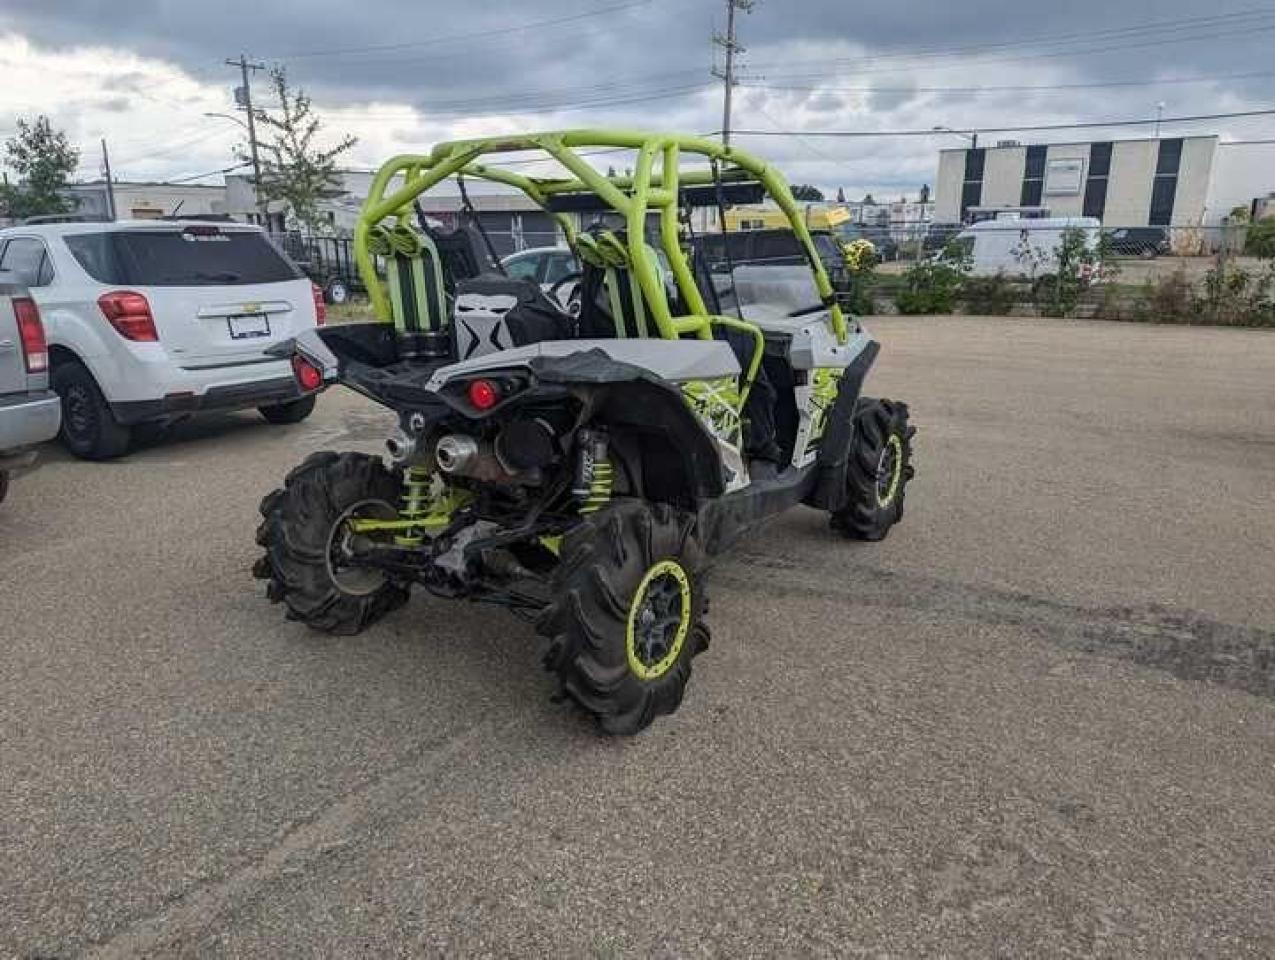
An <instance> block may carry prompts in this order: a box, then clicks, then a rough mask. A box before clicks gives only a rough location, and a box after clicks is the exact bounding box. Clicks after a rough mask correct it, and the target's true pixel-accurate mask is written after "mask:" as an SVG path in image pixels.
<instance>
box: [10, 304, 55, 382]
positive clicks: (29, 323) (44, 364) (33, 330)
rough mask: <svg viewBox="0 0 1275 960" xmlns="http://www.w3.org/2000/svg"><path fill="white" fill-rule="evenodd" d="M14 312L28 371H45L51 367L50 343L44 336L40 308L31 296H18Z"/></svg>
mask: <svg viewBox="0 0 1275 960" xmlns="http://www.w3.org/2000/svg"><path fill="white" fill-rule="evenodd" d="M13 314H14V316H15V317H16V318H17V320H18V338H19V339H20V340H21V341H22V356H23V357H24V358H25V359H26V364H27V373H44V372H45V371H46V370H48V369H49V344H48V341H47V340H45V338H44V324H43V323H41V322H40V309H39V308H38V307H37V306H36V305H35V301H34V300H32V299H31V298H30V297H16V298H15V299H14V301H13Z"/></svg>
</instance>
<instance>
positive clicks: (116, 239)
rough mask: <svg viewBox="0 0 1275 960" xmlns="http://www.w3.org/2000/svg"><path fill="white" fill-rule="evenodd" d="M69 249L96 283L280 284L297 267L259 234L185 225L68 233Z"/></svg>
mask: <svg viewBox="0 0 1275 960" xmlns="http://www.w3.org/2000/svg"><path fill="white" fill-rule="evenodd" d="M66 245H67V248H68V249H69V250H70V251H71V254H72V255H73V256H74V257H75V259H76V260H78V261H79V263H80V266H82V267H83V268H84V269H85V270H86V271H87V272H88V274H89V276H91V277H92V278H93V279H94V280H97V281H98V282H99V283H121V284H138V285H144V286H152V287H205V286H220V285H223V284H241V283H242V284H247V283H279V282H281V281H285V280H296V279H297V278H298V277H300V276H302V274H301V271H300V270H298V269H297V267H296V266H295V265H294V264H293V263H292V261H290V260H288V258H287V257H285V256H284V255H283V254H282V253H280V252H279V250H278V248H277V247H275V246H274V244H272V243H271V242H270V241H269V240H267V239H266V238H265V237H264V236H263V235H262V234H260V233H252V232H248V231H242V230H224V231H223V230H218V229H217V228H216V227H188V228H186V229H185V230H121V231H112V232H107V233H80V234H68V235H67V236H66Z"/></svg>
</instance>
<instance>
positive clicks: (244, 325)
mask: <svg viewBox="0 0 1275 960" xmlns="http://www.w3.org/2000/svg"><path fill="white" fill-rule="evenodd" d="M186 226H187V224H186V223H184V222H178V221H159V222H156V221H137V222H128V221H121V222H116V223H59V224H40V225H31V226H20V227H12V228H10V229H7V230H3V231H0V246H3V244H4V242H5V241H6V240H9V239H12V238H15V237H26V238H35V239H39V240H40V241H41V242H42V243H43V244H44V246H45V248H46V250H47V253H48V256H49V260H50V263H51V265H52V278H51V279H50V280H49V282H47V283H45V284H43V285H39V286H33V287H32V288H31V296H32V297H33V298H34V299H35V301H36V302H37V304H39V306H40V313H41V316H42V317H43V319H44V325H45V331H46V334H47V336H48V341H49V344H50V346H51V347H61V348H63V349H64V350H66V351H69V352H70V353H72V354H74V355H75V357H76V358H78V359H79V360H80V361H81V362H83V363H84V365H85V366H86V367H87V368H88V369H89V372H90V373H92V374H93V377H94V379H95V380H96V381H97V383H98V386H99V387H100V388H101V390H102V394H103V396H105V398H106V400H107V402H108V403H111V404H116V403H130V402H139V401H155V400H161V399H162V398H164V397H165V396H167V395H170V394H193V395H194V396H195V397H196V398H199V397H202V396H203V395H204V394H205V393H206V392H207V391H209V390H211V389H216V388H221V387H245V386H251V385H252V384H256V383H261V384H263V385H264V384H266V383H268V382H270V381H275V382H276V383H277V382H278V381H279V380H280V379H282V378H291V376H292V370H291V366H290V364H289V363H288V362H287V361H281V360H277V359H274V358H271V357H268V356H266V355H265V350H266V348H268V347H270V346H272V345H274V344H276V343H279V342H280V341H283V340H287V339H289V338H291V337H294V336H296V335H297V334H299V333H302V332H304V331H306V330H311V329H313V328H314V327H315V325H316V320H317V317H316V308H315V304H314V300H313V295H312V292H311V286H310V281H309V280H308V279H306V278H305V277H303V276H299V277H297V278H295V279H288V280H284V281H278V282H271V283H260V284H255V283H215V284H208V285H198V286H160V285H147V284H129V285H121V284H109V283H103V282H101V281H99V280H97V279H95V278H94V277H93V276H92V275H91V274H90V273H89V272H88V271H87V270H86V269H85V268H84V267H83V266H82V265H81V264H80V262H79V261H78V260H77V259H76V258H75V256H74V255H73V254H72V252H71V251H70V249H69V248H68V247H67V246H66V243H65V241H64V239H63V238H64V237H65V236H68V235H73V234H93V233H102V232H109V231H117V230H129V231H136V230H158V231H165V230H166V231H170V232H171V231H181V230H182V229H183V228H184V227H186ZM196 226H200V225H199V224H196ZM203 226H207V225H206V224H205V225H203ZM216 226H217V228H218V229H219V230H221V231H224V232H227V233H229V232H255V233H259V232H260V231H258V230H257V228H255V227H251V226H245V225H242V224H217V225H216ZM118 290H128V291H133V292H136V293H140V294H142V295H143V296H144V297H145V298H146V300H147V302H148V303H149V304H150V309H151V314H152V316H153V318H154V322H155V328H156V331H157V332H158V335H159V341H158V342H136V341H132V340H127V339H125V338H124V337H123V336H121V335H120V334H119V333H118V332H117V331H116V330H115V329H114V328H113V327H112V326H111V325H110V323H109V322H108V321H107V319H106V317H105V316H104V315H103V313H102V310H101V308H100V307H99V306H98V298H99V297H101V296H102V295H103V294H105V293H108V292H111V291H118ZM232 317H233V318H236V319H235V320H234V321H232V319H231V318H232ZM240 318H242V319H240ZM232 322H233V323H235V324H238V326H237V327H236V329H239V330H240V331H250V330H252V329H253V328H254V327H256V328H258V329H261V330H263V331H265V330H268V333H263V334H262V335H252V336H245V337H234V336H232V335H231V325H232ZM244 402H245V404H247V405H251V397H250V396H245V401H244Z"/></svg>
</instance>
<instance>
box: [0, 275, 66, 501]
mask: <svg viewBox="0 0 1275 960" xmlns="http://www.w3.org/2000/svg"><path fill="white" fill-rule="evenodd" d="M60 422H61V410H60V405H59V403H58V398H57V395H56V394H55V393H53V392H52V391H51V390H50V389H49V348H48V345H47V343H46V341H45V337H44V326H43V324H42V323H41V322H40V310H39V308H38V307H37V306H36V304H35V301H34V300H32V299H31V295H30V293H29V292H28V291H27V288H26V287H24V286H22V285H20V284H16V283H9V282H7V280H6V275H5V274H0V500H3V499H4V498H5V496H6V495H7V494H8V493H9V478H10V476H11V475H12V472H13V471H14V470H16V469H18V468H19V467H25V466H27V465H29V464H30V463H31V461H32V460H34V459H35V450H34V447H35V445H36V444H38V443H43V442H44V441H45V440H51V439H53V437H54V436H56V435H57V432H58V424H59V423H60Z"/></svg>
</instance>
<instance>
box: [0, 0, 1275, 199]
mask: <svg viewBox="0 0 1275 960" xmlns="http://www.w3.org/2000/svg"><path fill="white" fill-rule="evenodd" d="M622 4H623V0H538V2H536V3H534V4H529V3H526V2H522V3H515V2H513V0H481V2H471V3H469V4H468V5H464V6H458V5H457V4H456V3H455V2H454V0H448V2H445V3H444V2H436V0H366V2H364V3H361V4H358V5H355V6H353V7H352V6H351V5H350V4H349V3H348V0H341V2H338V0H272V2H261V0H252V2H247V0H231V2H226V3H219V4H194V3H173V2H168V0H132V2H129V3H118V2H111V0H61V2H59V3H56V4H53V3H49V2H48V0H6V2H5V4H4V11H3V12H2V13H0V29H4V30H8V31H10V32H14V33H17V34H20V35H22V36H25V37H27V38H29V39H30V40H31V41H32V42H33V43H36V44H40V45H44V46H51V47H55V48H56V47H75V46H84V45H105V46H110V47H117V48H121V49H126V50H130V51H133V52H136V53H138V54H141V55H144V56H147V57H154V58H158V59H161V60H165V61H168V62H171V63H174V64H176V65H178V66H180V67H181V68H183V69H184V70H186V71H188V72H189V73H190V74H192V75H193V76H195V77H197V78H199V79H200V80H202V81H204V82H210V83H217V84H222V85H224V87H225V89H226V91H227V106H229V89H230V87H232V86H233V85H234V83H235V82H236V76H235V74H234V71H232V70H231V69H229V68H227V67H225V66H224V65H223V63H222V60H223V59H224V58H225V57H227V56H233V55H236V54H237V53H238V52H239V51H240V50H245V51H246V52H247V53H248V54H249V55H250V56H254V57H259V58H262V59H264V60H266V61H268V62H273V61H275V60H280V59H281V60H282V62H284V63H285V64H286V65H287V66H288V69H289V71H290V74H291V75H292V77H293V78H294V80H295V81H297V82H298V83H300V84H302V85H304V86H305V87H307V88H308V89H309V90H310V91H311V92H312V94H313V95H314V97H315V100H316V102H317V103H318V104H319V105H320V107H325V106H326V107H332V106H336V105H342V104H349V103H365V102H369V101H375V102H377V103H387V104H409V105H411V106H413V107H415V108H417V109H419V110H421V111H423V112H424V113H425V116H426V119H427V120H428V121H430V125H431V127H433V128H436V127H437V126H439V125H443V126H446V125H448V124H455V123H457V122H460V121H462V120H465V119H467V118H470V117H474V116H484V115H500V116H507V117H509V118H510V122H512V123H516V124H517V125H519V126H521V127H524V128H526V127H534V126H543V125H547V124H550V123H552V124H553V125H555V126H558V125H563V124H570V125H582V124H611V125H640V126H651V127H663V126H681V127H684V128H687V129H690V130H693V131H695V132H707V131H710V130H713V129H716V127H717V126H718V125H719V123H720V94H719V93H718V92H716V91H714V90H713V89H712V87H711V83H712V81H711V78H710V77H709V76H708V72H707V71H708V66H709V49H710V48H709V43H708V37H709V36H710V34H711V32H712V29H713V27H714V24H715V23H716V24H717V25H718V26H720V22H721V21H722V20H723V19H724V17H723V8H724V3H723V2H721V0H649V2H648V3H645V4H634V5H626V6H623V7H622V8H621V9H612V12H611V13H609V14H608V15H606V16H598V17H581V16H579V15H580V14H582V13H587V12H588V11H590V10H596V9H598V8H603V7H607V8H618V7H621V5H622ZM458 10H459V11H460V13H459V14H458V12H457V11H458ZM1255 10H1256V5H1255V3H1254V0H1248V2H1247V5H1246V3H1245V0H1233V2H1229V3H1227V4H1226V5H1213V6H1207V7H1201V6H1200V5H1199V4H1198V3H1197V2H1194V0H1126V2H1124V3H1122V4H1119V5H1114V4H1111V3H1110V2H1109V0H1104V2H1099V0H1073V2H1071V3H1068V4H1023V3H1011V2H1009V0H964V2H962V3H960V4H953V3H951V2H948V0H914V2H912V3H906V4H905V3H894V4H875V5H874V4H851V3H846V2H845V0H764V2H762V3H761V4H760V5H759V6H758V8H757V9H756V11H755V12H754V13H752V14H751V15H748V16H745V17H743V18H742V19H741V24H740V29H741V39H742V40H743V42H744V43H745V45H746V46H747V47H748V52H747V54H746V55H745V57H744V58H743V74H744V76H745V77H748V78H751V79H750V80H748V81H747V82H749V83H751V84H754V85H756V86H757V88H756V89H749V90H747V91H741V96H740V98H739V102H740V109H739V111H738V114H737V125H740V126H743V127H753V128H763V129H764V128H773V127H775V126H777V125H782V126H785V127H798V128H801V127H814V126H821V127H832V126H835V127H837V128H839V129H860V130H868V129H882V128H884V129H893V128H921V129H928V128H930V127H932V126H934V125H935V124H940V123H942V124H947V125H951V126H965V127H979V126H989V125H993V124H998V123H1005V122H1007V121H1014V120H1017V119H1019V118H1022V119H1023V120H1032V121H1038V122H1051V121H1057V122H1068V121H1072V120H1075V119H1080V118H1084V119H1092V118H1094V117H1119V116H1133V115H1139V116H1145V115H1148V114H1149V113H1151V112H1152V111H1153V108H1154V107H1153V105H1154V104H1155V102H1156V101H1159V100H1164V101H1166V102H1167V103H1168V104H1169V111H1170V113H1175V112H1180V113H1189V112H1196V111H1207V110H1210V109H1212V108H1214V107H1215V106H1216V105H1217V104H1219V103H1226V104H1228V105H1231V107H1232V108H1234V106H1236V105H1252V104H1258V105H1265V104H1264V103H1263V101H1264V100H1265V99H1266V98H1267V97H1268V93H1267V91H1268V90H1269V87H1270V78H1249V79H1236V80H1229V81H1224V82H1219V83H1217V84H1215V85H1209V84H1165V85H1163V86H1155V87H1151V86H1128V87H1115V88H1106V89H1097V88H1092V89H1079V88H1077V89H1070V90H1052V91H1050V90H1041V91H985V92H980V93H971V92H968V90H967V89H965V90H962V91H960V92H956V91H954V92H949V93H944V92H941V91H928V90H927V89H926V88H930V87H954V86H959V87H961V88H970V87H980V88H985V87H994V86H1008V85H1021V86H1027V85H1032V86H1042V87H1043V86H1049V85H1055V86H1057V85H1067V84H1083V83H1101V82H1107V81H1123V80H1129V79H1143V78H1146V79H1155V78H1157V77H1166V76H1176V77H1182V76H1193V75H1202V74H1205V75H1207V74H1218V73H1243V72H1260V71H1261V70H1262V67H1263V65H1264V64H1265V63H1267V62H1268V61H1269V54H1268V51H1269V49H1270V44H1271V41H1272V38H1273V37H1275V10H1268V11H1267V12H1266V13H1265V15H1261V14H1260V11H1258V12H1256V13H1254V12H1253V11H1255ZM1028 14H1030V15H1028ZM571 17H575V18H576V19H573V20H566V19H565V18H571ZM551 19H559V20H562V21H563V22H560V23H558V24H556V25H547V26H542V27H540V28H538V29H518V28H519V27H521V26H523V25H525V24H527V23H529V22H531V21H537V22H541V21H546V20H551ZM1167 22H1176V23H1175V25H1173V26H1164V24H1166V23H1167ZM484 34H485V35H484ZM449 38H452V39H449ZM369 48H378V49H369ZM129 76H130V74H128V73H124V74H121V75H119V76H117V77H113V78H112V79H111V80H110V81H109V83H110V85H109V87H108V89H109V91H110V92H112V93H116V92H119V93H133V92H140V91H138V90H137V88H136V83H137V80H136V79H134V80H133V81H131V82H132V83H133V84H134V86H133V87H130V86H129V84H130V80H129V79H128V78H129ZM780 87H783V88H804V89H775V88H780ZM368 115H369V116H370V117H375V108H369V110H368ZM385 119H386V122H387V124H390V125H391V129H392V131H393V133H392V136H393V139H394V140H396V141H401V142H403V143H404V144H411V143H413V142H418V137H417V134H415V133H414V132H413V129H412V126H411V124H410V122H406V121H405V119H404V118H403V117H401V116H393V117H391V116H386V118H385ZM1255 129H1257V128H1256V126H1254V125H1249V126H1243V125H1237V126H1235V127H1234V130H1235V132H1237V133H1240V134H1249V133H1251V132H1252V131H1253V130H1255ZM1263 129H1264V130H1265V131H1270V130H1272V127H1271V126H1270V125H1269V124H1268V125H1267V126H1266V127H1264V128H1263ZM1208 132H1217V131H1215V130H1209V131H1208ZM1267 135H1269V133H1267ZM1059 138H1060V137H1054V139H1059ZM741 142H744V143H747V144H748V145H749V146H751V147H755V148H756V149H758V150H760V151H763V152H766V153H767V154H768V155H771V156H774V157H775V158H776V159H777V160H779V161H780V162H781V163H782V164H784V165H786V166H789V167H791V168H792V169H793V171H794V172H793V177H794V178H795V179H802V180H813V181H815V182H818V183H821V184H824V185H828V186H832V187H835V186H837V185H838V184H839V183H845V184H846V186H847V189H849V188H850V187H851V186H853V185H854V184H851V183H850V182H848V181H849V178H851V177H853V178H856V183H858V184H861V185H863V186H865V187H874V188H877V189H881V188H886V187H889V188H891V189H892V192H897V190H894V189H893V188H894V187H896V186H897V187H899V188H902V187H904V186H905V185H908V184H911V186H910V187H908V188H909V189H911V190H913V191H914V190H915V189H916V188H917V187H919V184H920V183H921V182H924V181H926V180H931V179H932V171H933V167H934V156H935V152H936V150H937V149H938V147H939V146H947V145H952V141H950V140H944V139H942V138H931V139H924V138H922V139H907V140H904V139H899V140H895V141H886V142H882V141H870V142H864V141H820V142H819V143H818V144H814V145H812V143H810V142H803V141H798V140H764V141H763V140H760V139H756V140H753V139H747V140H743V141H741Z"/></svg>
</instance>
